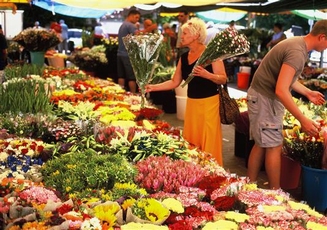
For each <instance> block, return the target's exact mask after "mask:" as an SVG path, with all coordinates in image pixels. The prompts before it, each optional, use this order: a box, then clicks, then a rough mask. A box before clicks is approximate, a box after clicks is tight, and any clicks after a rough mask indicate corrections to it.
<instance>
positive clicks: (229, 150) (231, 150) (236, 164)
mask: <svg viewBox="0 0 327 230" xmlns="http://www.w3.org/2000/svg"><path fill="white" fill-rule="evenodd" d="M229 93H230V95H231V96H232V97H235V98H240V97H244V96H246V92H245V91H244V90H238V89H237V86H235V84H229ZM162 119H163V120H165V121H167V122H168V123H169V124H171V125H172V126H174V127H183V124H184V122H183V120H180V119H178V118H177V116H176V113H172V114H169V113H165V114H164V115H163V117H162ZM222 131H223V161H224V168H225V169H226V170H227V171H229V172H230V173H235V174H237V175H238V176H246V175H247V167H246V157H244V156H246V153H244V156H241V155H242V154H241V155H240V153H239V151H240V149H241V151H242V149H243V150H244V151H247V150H246V149H247V148H246V144H245V141H246V140H242V139H240V137H239V136H237V134H236V133H235V126H234V125H222ZM235 137H236V138H235ZM235 139H236V142H235ZM235 148H237V151H236V152H235ZM258 187H260V188H269V185H268V179H267V174H266V172H265V171H264V169H263V170H261V171H260V173H259V177H258ZM287 192H289V193H290V194H291V196H293V197H294V198H295V199H297V200H300V199H301V190H300V187H298V188H297V189H293V190H288V191H287Z"/></svg>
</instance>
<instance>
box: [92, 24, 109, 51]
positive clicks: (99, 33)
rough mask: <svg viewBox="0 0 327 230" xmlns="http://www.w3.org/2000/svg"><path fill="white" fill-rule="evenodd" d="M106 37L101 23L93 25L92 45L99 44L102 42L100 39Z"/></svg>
mask: <svg viewBox="0 0 327 230" xmlns="http://www.w3.org/2000/svg"><path fill="white" fill-rule="evenodd" d="M107 37H108V36H107V34H106V33H105V31H104V29H103V26H102V23H101V22H97V25H96V26H95V27H94V38H93V45H95V46H97V45H101V44H102V42H101V40H102V39H103V38H107Z"/></svg>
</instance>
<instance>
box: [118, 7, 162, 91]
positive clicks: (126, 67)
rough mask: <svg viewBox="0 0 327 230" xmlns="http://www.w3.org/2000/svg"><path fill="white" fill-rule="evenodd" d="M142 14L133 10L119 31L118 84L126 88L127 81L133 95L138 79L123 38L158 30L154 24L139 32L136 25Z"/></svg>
mask: <svg viewBox="0 0 327 230" xmlns="http://www.w3.org/2000/svg"><path fill="white" fill-rule="evenodd" d="M140 17H141V13H140V12H139V11H137V10H135V9H132V10H130V11H129V12H128V15H127V18H126V19H125V21H124V22H123V24H122V25H121V26H120V27H119V30H118V52H117V72H118V73H117V74H118V84H119V85H120V86H121V87H123V88H125V83H126V81H127V84H128V90H129V91H130V92H132V93H136V91H137V86H136V79H135V75H134V72H133V68H132V65H131V62H130V60H129V57H128V53H127V50H126V48H125V45H124V42H123V37H125V36H127V35H128V34H139V33H148V32H151V31H152V30H155V29H157V24H155V23H153V24H152V25H151V26H149V27H147V28H146V29H143V30H139V29H138V28H137V27H136V23H138V22H139V20H140Z"/></svg>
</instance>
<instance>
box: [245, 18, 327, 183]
mask: <svg viewBox="0 0 327 230" xmlns="http://www.w3.org/2000/svg"><path fill="white" fill-rule="evenodd" d="M326 48H327V20H321V21H318V22H316V24H315V25H314V27H313V29H312V31H311V32H310V33H309V34H308V35H306V36H296V37H292V38H289V39H286V40H284V41H281V42H279V43H278V44H277V45H276V46H275V47H274V48H273V49H271V50H270V51H269V52H268V53H267V54H266V56H265V57H264V58H263V60H262V62H261V64H260V65H259V67H258V69H257V70H256V72H255V74H254V77H253V80H252V82H251V86H250V88H249V89H248V92H247V100H248V112H249V120H250V138H251V139H253V140H254V142H255V144H254V146H253V148H252V150H251V153H250V156H249V161H248V176H249V178H250V180H251V181H252V182H255V181H256V180H257V177H258V173H259V171H260V169H261V165H262V164H263V162H265V169H266V172H267V176H268V180H269V187H270V188H271V189H279V188H280V170H281V153H282V146H283V140H284V137H283V134H282V129H283V116H284V110H285V108H286V109H287V110H288V111H289V112H290V113H291V114H293V116H294V117H295V118H296V119H297V120H298V121H299V122H300V123H301V130H302V131H303V132H305V133H306V134H308V135H311V136H316V135H317V134H318V128H319V126H318V124H317V123H316V122H314V121H313V120H311V119H310V118H307V117H306V116H305V115H304V114H303V113H302V112H301V111H300V109H299V108H298V106H297V105H296V103H295V102H294V99H293V97H292V94H291V92H290V91H291V90H294V91H295V92H297V93H299V94H301V95H303V96H305V97H306V98H308V99H309V100H310V101H311V102H313V103H314V104H317V105H322V104H323V103H324V102H325V99H324V95H323V94H322V93H320V92H318V91H312V90H310V89H308V88H307V87H305V86H304V85H303V84H301V83H300V82H299V81H297V78H298V76H300V75H301V73H302V71H303V68H304V66H305V63H306V61H307V60H308V58H309V55H308V52H310V51H311V50H316V51H318V52H321V51H323V50H325V49H326Z"/></svg>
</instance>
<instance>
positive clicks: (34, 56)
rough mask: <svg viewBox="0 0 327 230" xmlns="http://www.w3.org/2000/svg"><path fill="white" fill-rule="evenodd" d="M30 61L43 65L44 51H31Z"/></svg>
mask: <svg viewBox="0 0 327 230" xmlns="http://www.w3.org/2000/svg"><path fill="white" fill-rule="evenodd" d="M30 53H31V63H32V64H34V65H37V66H40V67H42V66H43V65H44V54H45V52H44V51H31V52H30Z"/></svg>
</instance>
